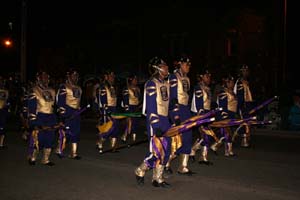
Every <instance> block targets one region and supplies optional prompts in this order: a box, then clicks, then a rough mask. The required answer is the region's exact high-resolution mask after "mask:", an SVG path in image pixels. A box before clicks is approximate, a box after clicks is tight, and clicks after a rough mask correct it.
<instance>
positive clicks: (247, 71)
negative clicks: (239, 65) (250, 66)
mask: <svg viewBox="0 0 300 200" xmlns="http://www.w3.org/2000/svg"><path fill="white" fill-rule="evenodd" d="M242 76H243V77H248V76H249V70H247V69H244V70H242Z"/></svg>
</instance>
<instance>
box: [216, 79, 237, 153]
mask: <svg viewBox="0 0 300 200" xmlns="http://www.w3.org/2000/svg"><path fill="white" fill-rule="evenodd" d="M224 82H225V84H224V86H223V89H222V90H221V91H220V93H219V94H218V96H217V104H218V106H219V108H222V111H221V112H220V113H219V115H218V118H219V119H218V120H225V119H236V115H237V104H238V101H237V96H236V95H235V93H234V91H233V88H234V78H233V77H232V76H230V75H229V76H227V77H226V78H225V79H224ZM220 133H221V138H220V140H219V142H218V143H215V145H212V147H211V148H212V150H214V151H216V150H217V147H218V146H219V144H220V143H221V142H222V141H223V140H224V141H225V156H234V155H235V154H234V153H233V150H232V130H231V127H222V128H220Z"/></svg>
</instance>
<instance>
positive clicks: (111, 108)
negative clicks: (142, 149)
mask: <svg viewBox="0 0 300 200" xmlns="http://www.w3.org/2000/svg"><path fill="white" fill-rule="evenodd" d="M104 79H105V80H104V83H103V84H102V85H101V86H100V88H99V89H98V90H97V92H96V93H97V103H98V104H99V106H98V107H99V108H100V110H101V113H102V118H101V121H100V124H103V123H107V122H108V121H110V120H112V121H113V127H114V128H113V129H112V130H111V131H109V132H106V133H100V132H99V140H98V144H97V147H98V149H99V153H102V152H103V144H104V141H105V140H106V139H108V138H110V144H111V148H112V149H113V151H112V152H115V149H116V147H117V137H118V134H119V130H118V124H119V123H118V120H114V119H112V118H111V117H110V116H109V114H110V113H114V112H116V111H117V91H116V87H115V85H114V80H115V74H114V72H112V71H111V70H107V71H106V72H105V78H104Z"/></svg>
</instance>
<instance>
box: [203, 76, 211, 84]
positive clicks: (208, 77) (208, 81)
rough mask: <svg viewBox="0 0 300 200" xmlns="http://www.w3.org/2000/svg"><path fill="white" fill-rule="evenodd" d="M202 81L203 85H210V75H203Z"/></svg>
mask: <svg viewBox="0 0 300 200" xmlns="http://www.w3.org/2000/svg"><path fill="white" fill-rule="evenodd" d="M202 81H203V83H205V84H206V85H209V84H210V83H211V75H210V74H204V75H203V76H202Z"/></svg>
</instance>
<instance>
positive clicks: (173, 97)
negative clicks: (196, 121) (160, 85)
mask: <svg viewBox="0 0 300 200" xmlns="http://www.w3.org/2000/svg"><path fill="white" fill-rule="evenodd" d="M190 65H191V62H190V59H189V58H186V57H182V58H180V59H179V60H178V62H177V66H176V67H177V69H176V71H175V73H173V74H171V75H170V76H169V82H170V102H171V103H170V110H171V116H172V120H173V122H174V124H175V125H179V124H180V122H182V121H185V120H187V119H189V118H190V117H191V110H190V103H189V91H190V79H189V77H188V76H187V73H188V72H189V69H190ZM192 138H193V135H192V130H189V131H186V132H184V133H183V134H180V135H176V136H174V137H172V147H171V156H170V160H169V162H168V163H167V165H166V172H169V173H172V169H171V166H170V165H171V161H172V159H174V158H175V157H176V156H177V155H179V156H180V157H179V159H180V161H179V167H178V170H177V172H178V173H179V174H188V175H191V174H192V172H191V171H190V170H189V169H188V166H187V165H188V160H189V155H190V153H191V148H192Z"/></svg>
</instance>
